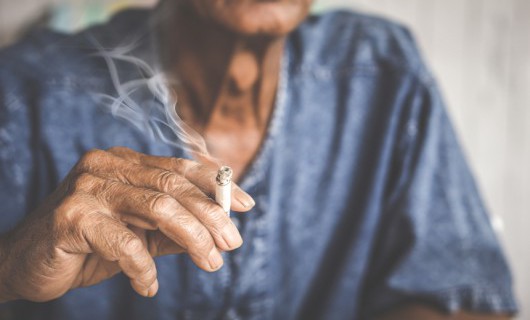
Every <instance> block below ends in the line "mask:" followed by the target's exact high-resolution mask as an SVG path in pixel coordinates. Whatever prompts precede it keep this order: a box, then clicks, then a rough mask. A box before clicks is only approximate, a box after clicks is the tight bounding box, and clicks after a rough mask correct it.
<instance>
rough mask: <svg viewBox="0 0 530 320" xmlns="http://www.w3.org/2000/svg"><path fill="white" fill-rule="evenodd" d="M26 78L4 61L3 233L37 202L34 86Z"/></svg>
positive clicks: (0, 129) (0, 101) (0, 70)
mask: <svg viewBox="0 0 530 320" xmlns="http://www.w3.org/2000/svg"><path fill="white" fill-rule="evenodd" d="M2 61H4V60H2ZM22 78H23V77H20V76H18V75H17V72H16V71H14V70H12V69H11V68H9V67H7V66H6V64H4V63H0V203H1V206H0V207H1V209H0V235H1V234H4V233H6V232H7V231H9V230H11V229H13V228H14V227H15V226H16V225H17V224H18V223H19V222H20V220H22V219H23V217H24V216H25V215H26V214H27V213H28V211H29V210H31V209H30V208H31V207H32V204H33V201H34V199H33V195H34V192H33V191H34V190H35V188H33V182H35V181H32V178H31V177H32V176H33V168H34V159H33V156H32V154H33V152H32V145H33V143H34V139H35V138H36V137H33V136H32V134H31V132H32V129H31V118H32V117H31V115H30V112H29V108H28V105H29V104H30V100H31V99H32V97H31V85H30V83H29V82H28V81H24V80H22Z"/></svg>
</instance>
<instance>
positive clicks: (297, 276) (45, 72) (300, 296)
mask: <svg viewBox="0 0 530 320" xmlns="http://www.w3.org/2000/svg"><path fill="white" fill-rule="evenodd" d="M151 14H152V12H151V11H148V10H146V11H143V10H134V11H126V12H124V13H121V14H119V15H118V16H117V17H115V18H114V19H113V20H112V21H111V22H109V23H108V24H106V25H101V26H96V27H94V28H91V29H90V30H87V31H84V32H81V33H79V34H76V35H63V34H57V33H52V32H39V33H37V34H34V35H32V36H31V37H29V38H27V39H26V40H24V41H23V42H21V43H19V44H18V45H16V46H14V47H11V48H9V49H7V50H4V51H3V52H2V53H0V108H1V112H0V203H2V210H1V213H0V232H1V233H4V232H7V231H8V230H10V229H12V228H13V227H14V226H15V225H16V224H17V223H18V222H19V221H20V220H21V219H23V217H24V216H25V215H26V214H28V213H30V212H31V211H32V209H33V208H35V207H36V205H37V204H38V203H39V202H40V201H42V199H43V198H44V197H46V196H47V195H48V194H49V193H50V192H51V191H52V190H53V189H54V188H55V187H56V186H57V184H58V183H59V182H60V181H61V179H63V178H64V177H65V175H66V174H67V173H68V171H69V170H70V169H71V168H72V166H73V165H74V164H75V162H76V161H77V160H78V159H79V158H80V157H81V155H83V153H85V152H86V151H87V150H89V149H91V148H101V149H105V148H109V147H112V146H127V147H130V148H132V149H135V150H137V151H140V152H144V153H148V154H155V155H166V156H176V157H182V156H183V152H182V151H181V150H178V149H176V148H174V147H171V146H168V145H166V144H164V143H161V142H159V141H156V140H153V139H151V138H149V137H147V136H146V135H145V134H144V133H142V132H140V131H138V130H136V128H134V127H133V126H131V125H130V124H128V123H127V122H124V121H120V120H117V119H115V118H113V117H112V116H111V115H110V114H109V113H107V112H106V111H105V110H104V109H103V108H101V107H100V106H98V103H97V102H96V101H95V100H94V99H93V94H94V93H101V92H106V90H108V88H109V87H112V85H111V83H110V79H109V72H108V69H107V68H106V65H105V64H104V63H102V61H101V59H99V60H98V59H97V58H95V57H93V56H91V54H92V53H94V52H95V51H96V49H95V48H94V45H93V44H92V42H91V41H90V40H89V39H90V38H92V37H95V38H97V39H99V40H100V41H101V42H103V43H105V45H107V46H112V45H113V44H114V45H117V44H119V43H120V41H122V40H123V39H126V38H127V37H133V38H134V35H136V34H141V33H145V30H146V29H147V28H148V27H147V25H148V23H147V22H146V21H148V20H149V17H150V15H151ZM241 185H242V187H243V188H244V189H246V190H247V191H248V192H249V193H250V194H251V195H252V196H253V197H254V198H255V199H256V203H257V205H256V207H255V208H254V209H253V210H252V211H251V212H250V213H249V214H245V215H236V216H235V217H234V218H233V219H234V221H235V223H236V225H237V226H238V227H239V229H240V231H241V234H242V236H243V238H244V239H245V244H244V245H243V247H241V248H240V249H238V250H236V251H235V252H232V253H227V254H226V255H225V265H224V267H223V268H222V269H221V270H220V271H218V272H215V273H206V272H203V271H201V270H199V269H198V268H197V267H196V266H195V265H194V264H193V263H192V262H191V260H190V259H189V258H188V257H187V256H186V255H185V254H182V255H173V256H166V257H161V258H157V260H156V262H157V267H158V275H159V280H160V290H159V293H158V295H157V296H156V297H155V298H153V299H147V298H142V297H140V296H138V295H137V294H135V293H134V292H133V291H132V289H131V288H130V285H129V282H128V280H127V279H126V278H125V277H124V276H122V275H118V276H116V277H114V278H112V279H110V280H107V281H104V282H103V283H101V284H98V285H96V286H93V287H89V288H79V289H75V290H73V291H71V292H69V293H67V294H66V295H65V296H63V297H61V298H59V299H57V300H54V301H51V302H47V303H31V302H25V301H17V302H12V303H7V304H4V305H2V308H3V312H7V313H11V314H12V315H14V316H15V318H16V319H27V320H31V319H69V320H72V319H367V318H371V317H373V316H374V315H375V314H376V313H378V312H381V311H384V310H388V309H390V308H392V307H395V306H397V305H401V304H404V303H407V302H417V303H423V304H426V305H428V306H432V307H435V308H437V309H439V310H441V311H446V312H451V311H456V310H459V309H467V310H471V311H476V312H486V313H488V312H514V311H515V310H516V305H515V302H514V298H513V295H512V285H511V278H510V272H509V269H508V267H507V264H506V261H505V258H504V257H503V253H502V251H501V249H500V247H499V243H498V241H497V239H496V236H495V234H494V232H493V230H492V227H491V224H490V221H489V219H488V214H487V212H486V210H485V208H484V205H483V202H482V200H481V198H480V196H479V193H478V191H477V188H476V185H475V182H474V181H473V177H472V175H471V173H470V170H469V167H468V165H467V164H466V161H465V159H464V156H463V153H462V150H461V148H460V146H459V145H458V142H457V139H456V137H455V133H454V131H453V129H452V127H451V123H450V121H449V119H448V116H447V114H446V109H445V107H444V104H443V101H442V99H441V97H440V94H439V91H438V89H437V87H436V84H435V83H434V81H433V78H432V76H431V75H430V73H429V72H428V70H427V69H426V68H425V66H424V64H423V62H422V59H421V57H420V55H419V53H418V50H417V48H416V46H415V44H414V41H413V39H412V37H411V35H410V33H409V32H408V31H407V30H406V29H405V28H403V27H401V26H399V25H397V24H394V23H392V22H388V21H386V20H383V19H379V18H374V17H370V16H365V15H359V14H355V13H350V12H332V13H327V14H324V15H321V16H312V17H309V18H308V19H307V20H306V21H305V22H304V23H303V24H302V25H301V26H299V27H298V28H297V29H296V30H295V31H294V32H292V34H291V35H290V36H289V38H288V40H287V44H286V47H285V50H284V56H283V60H282V70H281V75H280V85H279V89H278V93H277V99H276V105H275V109H274V112H273V115H272V120H271V122H270V125H269V128H268V132H267V135H266V139H265V141H264V142H263V145H262V147H261V149H260V151H259V154H258V155H257V157H256V159H255V160H254V162H253V163H252V165H251V167H250V169H249V170H248V172H247V173H246V175H245V176H244V178H243V179H242V181H241Z"/></svg>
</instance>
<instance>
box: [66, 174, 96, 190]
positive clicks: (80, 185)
mask: <svg viewBox="0 0 530 320" xmlns="http://www.w3.org/2000/svg"><path fill="white" fill-rule="evenodd" d="M96 181H97V179H96V177H94V176H93V175H91V174H90V173H86V172H84V173H81V174H80V175H78V176H77V177H76V178H75V181H74V182H73V184H72V191H73V192H89V191H90V190H92V188H94V186H95V185H96Z"/></svg>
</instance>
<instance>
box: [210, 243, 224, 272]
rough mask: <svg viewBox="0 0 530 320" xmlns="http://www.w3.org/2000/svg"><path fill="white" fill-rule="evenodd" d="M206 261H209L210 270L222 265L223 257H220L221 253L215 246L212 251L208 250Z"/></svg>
mask: <svg viewBox="0 0 530 320" xmlns="http://www.w3.org/2000/svg"><path fill="white" fill-rule="evenodd" d="M208 262H209V263H210V268H211V269H212V270H217V269H219V268H220V267H221V266H222V265H223V257H221V254H220V253H219V251H217V249H216V248H213V249H212V251H210V255H209V256H208Z"/></svg>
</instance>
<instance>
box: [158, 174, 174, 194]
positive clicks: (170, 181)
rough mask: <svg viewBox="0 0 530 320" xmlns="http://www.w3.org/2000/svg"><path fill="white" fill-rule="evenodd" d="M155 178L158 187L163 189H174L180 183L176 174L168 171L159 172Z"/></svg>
mask: <svg viewBox="0 0 530 320" xmlns="http://www.w3.org/2000/svg"><path fill="white" fill-rule="evenodd" d="M156 180H157V181H158V186H159V188H160V189H161V190H164V191H171V190H175V189H177V188H178V187H179V184H180V183H179V179H178V176H177V175H176V174H174V173H173V172H170V171H162V172H160V173H159V174H158V177H157V178H156Z"/></svg>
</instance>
